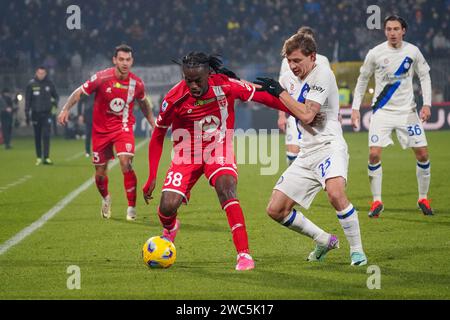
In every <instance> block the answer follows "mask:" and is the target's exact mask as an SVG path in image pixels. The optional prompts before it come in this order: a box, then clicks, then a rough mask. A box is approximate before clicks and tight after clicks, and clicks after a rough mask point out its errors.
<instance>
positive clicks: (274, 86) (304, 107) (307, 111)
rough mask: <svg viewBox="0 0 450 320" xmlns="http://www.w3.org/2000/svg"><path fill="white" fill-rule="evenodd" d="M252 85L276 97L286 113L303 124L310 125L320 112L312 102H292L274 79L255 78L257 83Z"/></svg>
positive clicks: (315, 103)
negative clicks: (286, 110)
mask: <svg viewBox="0 0 450 320" xmlns="http://www.w3.org/2000/svg"><path fill="white" fill-rule="evenodd" d="M254 83H256V84H258V85H260V86H261V88H262V90H264V91H267V92H268V93H270V94H271V95H273V96H274V97H278V98H279V99H280V101H281V102H282V103H283V105H284V106H285V107H286V108H287V109H288V112H289V113H290V114H292V115H293V116H294V117H296V118H297V119H299V120H300V121H302V122H303V123H304V124H311V123H312V122H313V120H314V118H315V117H316V115H317V114H318V113H319V111H320V104H319V103H317V102H315V101H312V100H306V101H305V103H301V102H298V101H296V100H294V99H293V98H292V97H291V96H290V95H289V93H288V92H287V91H286V90H284V88H283V87H282V86H281V85H280V83H279V82H278V81H276V80H274V79H271V78H257V81H254ZM316 122H317V121H316ZM319 122H320V121H319Z"/></svg>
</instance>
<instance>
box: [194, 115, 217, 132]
mask: <svg viewBox="0 0 450 320" xmlns="http://www.w3.org/2000/svg"><path fill="white" fill-rule="evenodd" d="M198 125H199V127H200V129H201V130H203V132H206V133H213V132H215V131H216V130H217V128H219V126H220V120H219V118H217V117H216V116H206V117H204V118H203V119H202V120H200V121H199V123H198Z"/></svg>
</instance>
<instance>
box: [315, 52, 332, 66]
mask: <svg viewBox="0 0 450 320" xmlns="http://www.w3.org/2000/svg"><path fill="white" fill-rule="evenodd" d="M316 63H317V64H324V65H326V66H328V67H329V66H330V60H328V58H327V57H326V56H324V55H322V54H319V53H317V54H316Z"/></svg>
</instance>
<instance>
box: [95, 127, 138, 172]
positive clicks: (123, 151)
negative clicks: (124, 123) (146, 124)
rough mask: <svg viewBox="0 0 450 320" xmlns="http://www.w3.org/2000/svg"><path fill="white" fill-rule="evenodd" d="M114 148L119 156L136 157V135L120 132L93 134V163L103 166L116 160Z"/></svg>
mask: <svg viewBox="0 0 450 320" xmlns="http://www.w3.org/2000/svg"><path fill="white" fill-rule="evenodd" d="M113 147H114V148H115V149H116V154H117V155H118V156H120V155H129V156H134V133H133V132H132V131H131V132H125V131H119V130H118V131H117V132H113V133H98V132H97V133H96V132H92V163H93V164H94V165H103V164H106V163H107V162H108V161H109V160H112V159H114V151H113Z"/></svg>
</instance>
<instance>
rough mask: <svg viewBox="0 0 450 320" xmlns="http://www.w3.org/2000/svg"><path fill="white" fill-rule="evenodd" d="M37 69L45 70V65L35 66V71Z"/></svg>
mask: <svg viewBox="0 0 450 320" xmlns="http://www.w3.org/2000/svg"><path fill="white" fill-rule="evenodd" d="M38 70H45V71H47V67H45V66H37V68H36V71H38Z"/></svg>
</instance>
